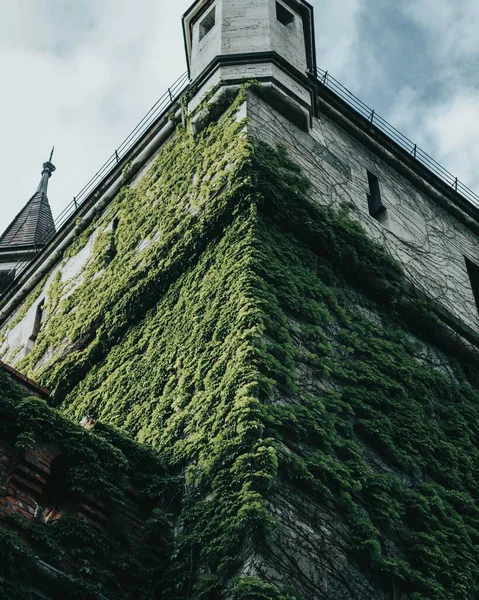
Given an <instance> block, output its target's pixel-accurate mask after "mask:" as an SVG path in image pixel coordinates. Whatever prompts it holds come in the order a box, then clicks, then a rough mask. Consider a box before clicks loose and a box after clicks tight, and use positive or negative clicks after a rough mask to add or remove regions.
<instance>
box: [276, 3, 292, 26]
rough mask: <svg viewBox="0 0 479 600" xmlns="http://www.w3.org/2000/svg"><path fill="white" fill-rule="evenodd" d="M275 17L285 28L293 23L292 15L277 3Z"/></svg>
mask: <svg viewBox="0 0 479 600" xmlns="http://www.w3.org/2000/svg"><path fill="white" fill-rule="evenodd" d="M276 17H277V18H278V21H279V22H280V23H282V24H283V25H285V26H286V27H287V26H288V25H290V24H291V23H292V22H293V21H294V14H293V13H292V12H291V11H289V10H288V9H287V8H285V7H284V6H283V5H282V4H280V3H279V2H276Z"/></svg>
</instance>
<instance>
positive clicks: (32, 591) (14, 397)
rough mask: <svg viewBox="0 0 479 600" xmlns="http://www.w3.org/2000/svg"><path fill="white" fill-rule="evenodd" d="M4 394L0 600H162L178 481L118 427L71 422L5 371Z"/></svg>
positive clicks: (0, 377) (0, 413)
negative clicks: (60, 599)
mask: <svg viewBox="0 0 479 600" xmlns="http://www.w3.org/2000/svg"><path fill="white" fill-rule="evenodd" d="M0 389H1V392H0V466H1V469H0V599H1V600H6V599H7V598H8V599H9V600H11V599H14V600H17V599H18V600H30V599H32V600H33V599H34V598H38V597H41V598H51V599H56V598H77V599H79V600H80V599H81V600H87V599H88V600H105V599H108V600H109V599H113V598H114V599H118V600H120V599H124V600H129V599H132V598H135V599H136V598H144V599H145V600H146V599H147V598H150V599H153V598H158V597H159V593H160V592H161V593H163V591H164V590H165V589H167V585H168V582H169V581H170V580H171V575H170V573H169V569H170V568H171V567H170V565H171V556H172V528H173V521H174V518H173V515H172V514H170V512H173V511H174V507H175V506H176V504H177V503H179V498H180V497H181V485H180V478H179V477H178V476H175V475H173V474H171V473H169V472H168V471H167V470H166V469H165V467H164V465H163V463H162V462H161V461H160V460H159V458H158V456H157V455H156V454H155V453H154V452H153V451H152V450H151V449H148V448H144V447H141V446H139V445H138V444H136V443H134V442H133V441H132V440H131V439H129V438H128V437H127V436H126V435H125V434H123V433H121V432H119V431H118V430H114V429H112V428H110V427H107V426H104V425H101V424H99V425H97V426H96V427H95V430H94V431H87V430H86V429H84V428H82V427H80V426H79V425H76V424H73V423H71V422H70V421H69V420H68V419H66V418H65V417H64V416H63V415H62V414H61V413H60V412H58V411H57V410H55V409H52V408H51V407H49V406H48V405H47V403H46V402H45V401H44V400H41V399H39V398H37V397H34V396H31V395H29V393H28V392H27V391H25V389H23V388H21V387H20V386H19V385H18V384H17V383H16V382H14V381H13V379H12V377H11V376H10V375H9V374H7V373H6V372H5V371H4V370H3V369H1V370H0ZM52 453H54V454H55V458H54V460H53V461H52V460H50V461H48V462H46V460H45V459H44V457H45V456H46V455H49V456H53V454H52ZM35 506H36V510H35V512H33V510H32V507H33V508H35ZM100 507H102V508H103V509H104V510H103V512H99V510H100ZM46 509H53V511H49V513H50V514H49V518H48V519H47V518H45V517H46V514H47V513H46ZM132 509H134V510H132ZM99 519H100V520H99ZM133 519H136V521H133ZM133 540H135V541H133ZM36 593H38V594H43V595H39V596H37V595H36Z"/></svg>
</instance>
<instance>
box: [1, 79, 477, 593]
mask: <svg viewBox="0 0 479 600" xmlns="http://www.w3.org/2000/svg"><path fill="white" fill-rule="evenodd" d="M250 93H251V92H249V91H247V90H242V91H241V92H240V93H239V95H238V96H237V97H236V99H235V100H234V101H233V102H232V104H231V105H230V106H229V107H228V108H227V109H226V112H225V113H224V114H223V116H222V117H221V118H220V119H219V120H218V121H216V120H214V121H213V122H212V123H211V124H210V125H209V126H208V127H207V128H206V129H204V130H203V131H201V132H199V133H197V134H196V135H193V134H192V132H191V130H190V128H189V124H188V123H186V126H185V127H181V126H179V127H178V129H177V132H176V134H175V137H174V139H172V140H171V141H170V142H169V143H168V144H167V145H166V146H165V147H164V148H163V149H162V150H161V151H160V153H159V154H158V157H157V159H156V160H155V162H154V164H153V166H152V167H151V169H150V170H149V172H148V173H147V174H146V175H145V176H144V178H143V179H142V180H141V181H140V183H139V184H137V185H136V186H135V188H134V189H131V188H129V187H128V186H127V185H125V188H124V190H123V191H122V192H121V193H120V195H119V196H118V198H117V199H116V200H114V201H113V203H112V204H111V205H110V207H109V209H108V211H107V212H106V213H105V214H103V215H100V216H99V217H98V219H97V220H96V221H95V222H94V223H93V224H92V226H91V228H90V229H89V230H88V231H86V232H84V233H83V234H82V235H81V236H80V237H79V238H78V239H77V240H76V242H75V243H74V244H73V245H72V247H71V248H70V249H69V250H68V252H67V255H66V256H65V257H64V261H68V260H69V259H70V258H71V257H73V256H74V255H75V254H76V253H79V252H80V251H82V248H83V247H84V246H85V245H86V244H87V243H91V241H92V239H93V238H92V235H93V233H94V231H96V232H97V235H96V236H95V238H94V245H93V250H92V252H91V256H90V260H89V262H88V263H87V265H86V266H85V267H84V269H83V270H82V272H80V273H79V274H78V275H77V277H76V279H75V281H63V280H62V277H61V275H57V276H56V277H54V278H52V280H51V281H50V282H49V283H48V286H49V287H48V289H47V291H46V297H47V301H46V311H45V318H44V322H43V325H42V330H41V332H40V335H39V337H38V340H37V343H36V345H35V347H34V348H33V350H32V351H31V353H29V354H28V355H27V357H26V358H24V359H22V360H21V361H20V362H18V363H17V364H16V366H17V368H19V369H20V370H23V371H25V372H26V373H27V374H29V375H30V376H32V377H33V378H35V379H38V380H39V381H40V382H41V383H42V384H44V385H47V386H49V387H50V388H52V390H53V391H54V396H53V397H54V401H55V403H56V405H57V406H58V407H59V408H60V409H61V410H62V411H63V413H64V414H65V415H67V416H68V417H69V418H72V419H73V420H78V419H79V418H81V417H83V416H84V415H85V414H87V413H88V414H90V415H91V416H93V417H94V418H98V419H100V420H101V421H102V422H104V423H108V424H111V425H115V426H117V427H120V428H122V429H124V430H125V431H126V432H128V433H129V434H130V435H131V436H133V437H134V438H136V439H137V440H139V441H141V442H143V443H146V444H149V445H151V446H152V447H153V448H154V449H155V450H156V451H157V452H159V453H160V455H161V457H162V459H163V460H164V461H165V462H166V463H167V464H168V465H169V466H170V467H172V468H174V469H179V470H181V471H182V472H183V473H184V498H183V501H182V504H181V509H180V520H179V523H178V527H177V535H176V538H175V539H176V544H175V551H174V555H173V562H174V565H173V568H174V571H173V575H172V576H171V581H170V586H169V587H168V590H169V591H168V593H167V594H166V593H165V594H163V596H160V597H164V598H170V597H171V598H173V597H175V598H181V599H185V598H202V599H205V600H206V599H220V598H231V599H234V600H240V599H241V600H246V599H248V600H250V599H254V598H258V599H269V600H294V599H296V600H299V599H302V600H315V599H328V600H335V599H338V600H339V599H344V598H351V599H354V600H362V599H366V598H367V599H368V600H370V599H373V598H378V599H380V598H381V599H384V598H388V599H394V600H399V599H401V600H405V599H407V600H425V599H429V598H434V599H437V600H466V599H467V600H469V599H471V598H474V597H475V596H476V595H477V594H478V593H479V589H478V568H477V554H478V541H479V522H478V517H479V512H478V510H479V506H478V500H479V498H478V492H477V489H478V486H477V483H478V482H477V472H478V466H479V456H478V450H477V448H478V442H479V440H478V435H479V419H478V406H479V394H478V392H477V388H476V385H477V365H476V364H474V361H472V359H471V361H472V362H467V361H465V359H463V358H462V355H461V359H460V358H459V354H458V355H453V354H451V353H450V351H449V350H447V349H446V348H445V347H439V346H438V344H439V340H444V339H446V338H449V337H450V332H449V330H448V329H447V328H446V326H445V325H443V324H442V323H441V321H440V319H439V317H438V316H437V315H436V314H435V313H434V312H433V311H432V310H431V308H430V307H429V306H428V304H427V303H426V302H424V301H421V300H419V299H417V298H416V297H415V296H414V294H413V293H412V291H411V288H410V286H409V285H408V282H407V281H406V279H405V277H404V275H403V272H402V269H401V267H400V265H399V264H398V263H396V262H395V261H394V260H393V259H392V258H391V257H390V255H389V254H388V253H387V252H385V251H384V249H383V248H382V247H380V246H379V245H377V244H375V243H374V242H373V241H371V239H370V237H368V236H367V235H366V233H365V232H364V230H362V228H361V227H360V226H359V225H358V224H357V222H356V221H355V220H353V219H352V218H351V217H350V215H349V214H348V207H347V206H346V205H344V206H342V207H336V208H334V209H329V208H320V207H318V206H317V205H315V204H313V203H312V202H311V201H310V198H309V190H310V182H309V181H308V180H307V179H306V178H305V177H304V174H303V173H302V172H301V170H300V168H299V167H298V166H297V165H296V164H295V163H294V162H292V161H291V159H290V158H289V156H288V154H287V152H286V151H285V150H284V149H282V148H281V147H279V148H276V147H272V146H268V145H267V144H265V143H262V142H258V141H256V140H255V139H254V138H252V137H250V136H248V135H247V133H246V130H245V127H246V126H247V122H244V121H243V120H242V119H239V118H238V114H239V109H240V107H242V106H244V103H245V102H248V95H249V94H250ZM40 293H42V290H39V291H38V292H37V295H36V298H38V297H39V296H38V294H40ZM33 298H35V296H33ZM34 302H35V300H34V299H33V300H31V305H32V306H33V305H34ZM17 318H18V317H17ZM6 327H7V328H8V324H7V326H6ZM10 327H11V324H10Z"/></svg>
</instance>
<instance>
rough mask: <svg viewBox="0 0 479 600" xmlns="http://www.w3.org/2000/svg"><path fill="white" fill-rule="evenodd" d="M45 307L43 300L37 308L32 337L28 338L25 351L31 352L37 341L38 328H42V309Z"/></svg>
mask: <svg viewBox="0 0 479 600" xmlns="http://www.w3.org/2000/svg"><path fill="white" fill-rule="evenodd" d="M44 306H45V300H42V301H41V302H40V304H39V305H38V306H37V312H36V313H35V322H34V323H33V331H32V335H31V336H30V337H29V338H28V343H27V350H31V349H32V348H33V346H34V345H35V342H36V341H37V337H38V334H39V333H40V328H41V326H42V319H43V308H44Z"/></svg>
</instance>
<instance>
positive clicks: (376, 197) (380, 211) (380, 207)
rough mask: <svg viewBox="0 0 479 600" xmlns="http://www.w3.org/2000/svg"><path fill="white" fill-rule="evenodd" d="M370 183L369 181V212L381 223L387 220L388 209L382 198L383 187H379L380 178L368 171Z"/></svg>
mask: <svg viewBox="0 0 479 600" xmlns="http://www.w3.org/2000/svg"><path fill="white" fill-rule="evenodd" d="M368 183H369V194H368V207H369V214H370V215H371V217H373V219H376V221H379V222H380V223H385V222H386V221H387V210H386V207H385V206H384V204H383V201H382V198H381V188H380V187H379V179H378V178H377V176H376V175H374V174H373V173H370V172H369V171H368Z"/></svg>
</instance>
